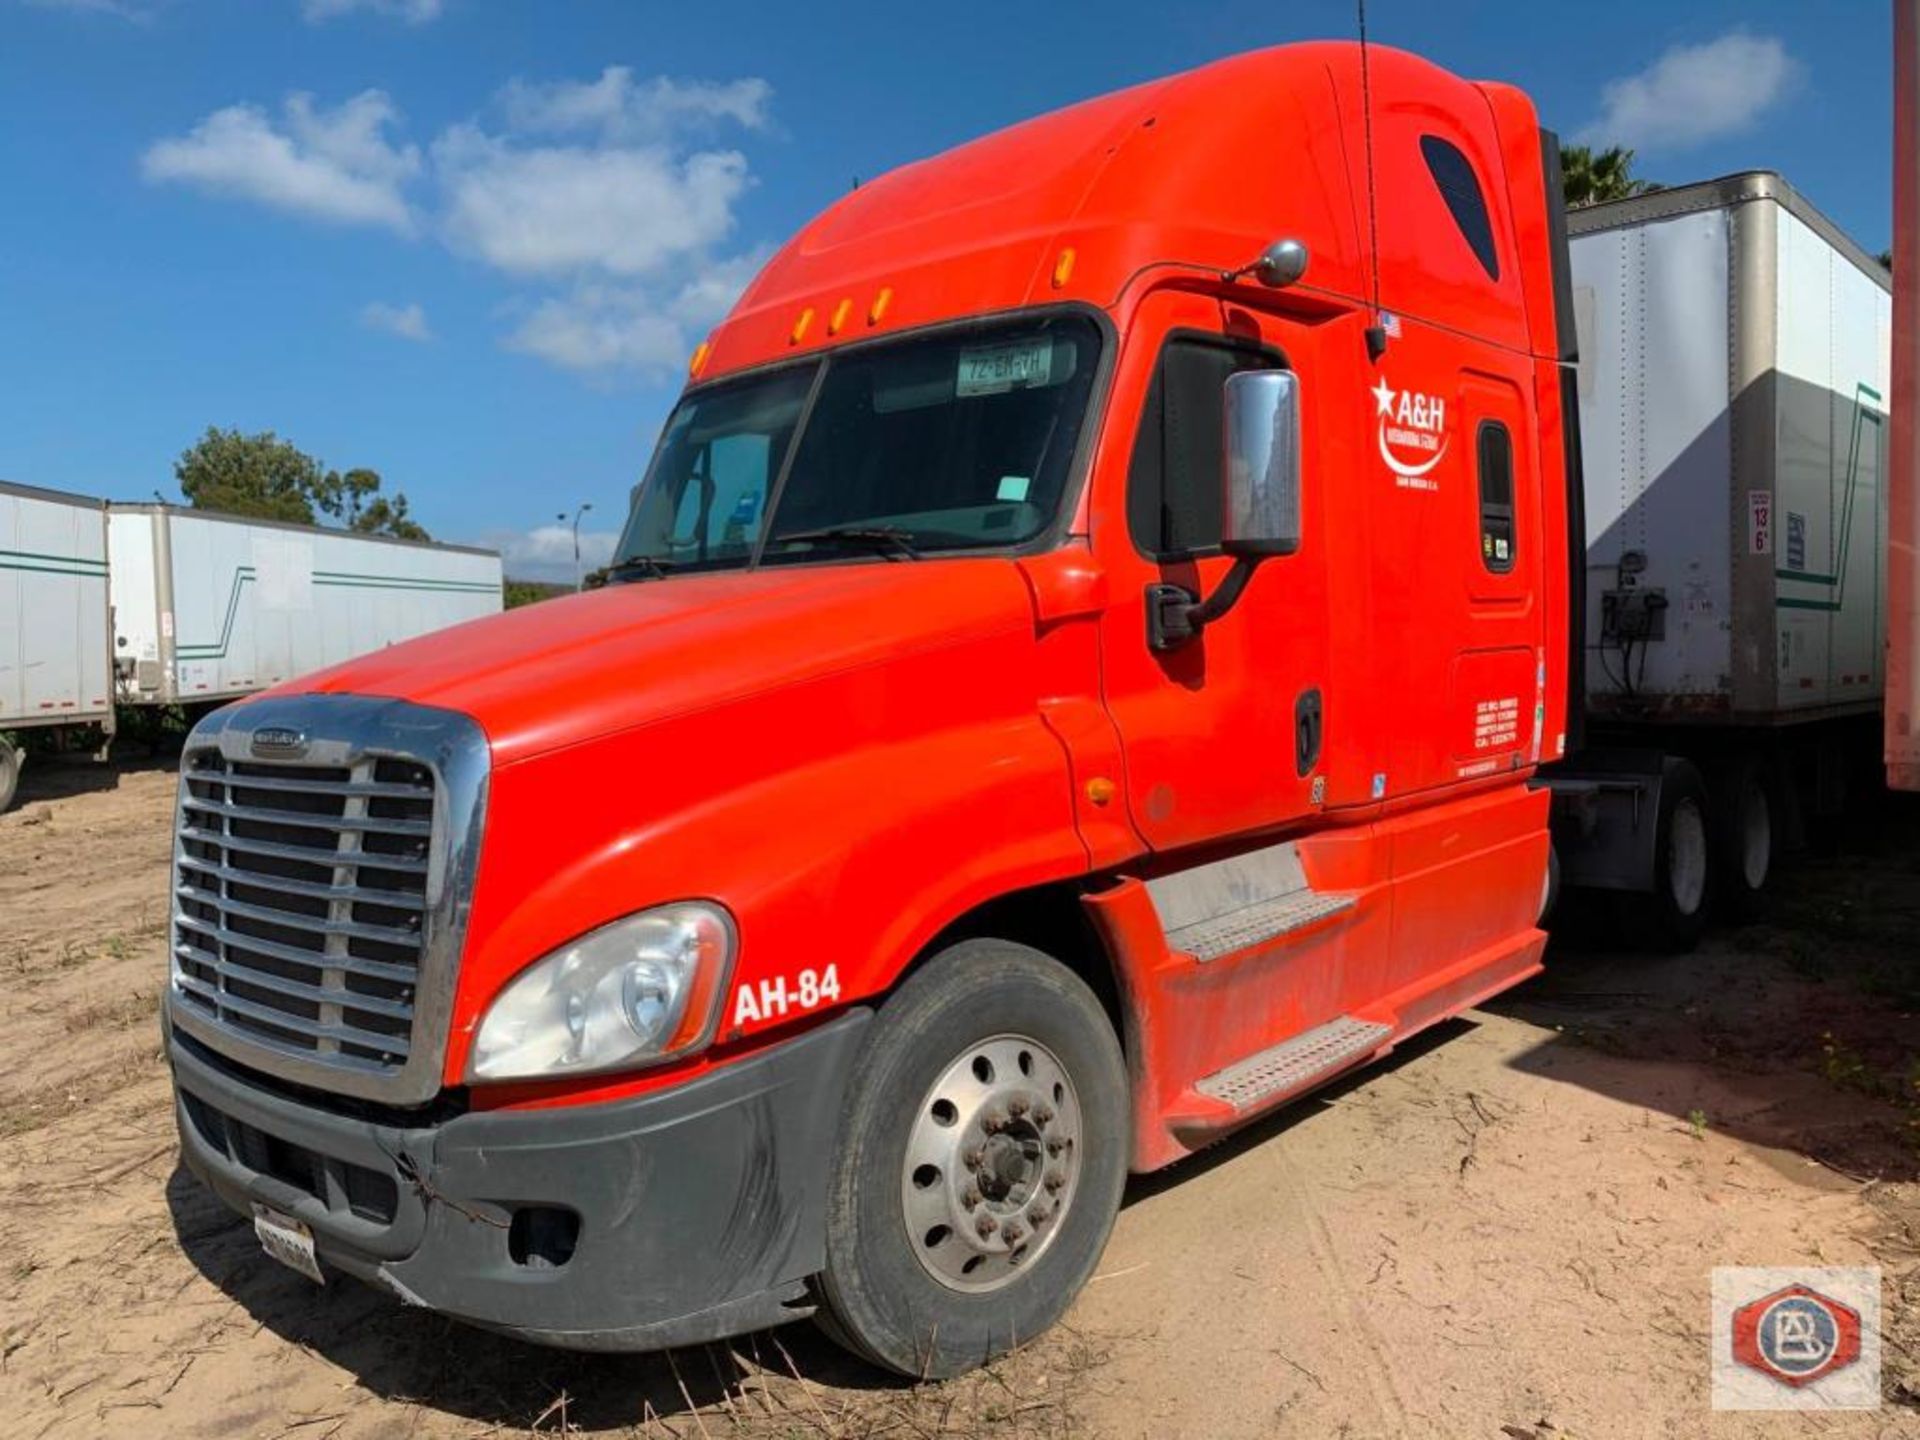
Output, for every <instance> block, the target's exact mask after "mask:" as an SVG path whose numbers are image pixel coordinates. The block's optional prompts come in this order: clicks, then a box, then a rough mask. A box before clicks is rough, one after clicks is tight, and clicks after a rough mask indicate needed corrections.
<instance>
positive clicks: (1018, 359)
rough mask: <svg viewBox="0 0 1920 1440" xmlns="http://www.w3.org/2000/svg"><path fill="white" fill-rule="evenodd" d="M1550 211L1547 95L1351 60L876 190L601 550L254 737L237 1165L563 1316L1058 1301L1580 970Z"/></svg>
mask: <svg viewBox="0 0 1920 1440" xmlns="http://www.w3.org/2000/svg"><path fill="white" fill-rule="evenodd" d="M1558 205H1559V201H1558V164H1557V158H1556V154H1555V150H1554V146H1553V142H1552V137H1551V136H1550V135H1546V134H1544V132H1542V131H1541V129H1540V128H1539V125H1538V122H1537V119H1536V117H1535V115H1534V112H1533V109H1532V107H1531V105H1530V104H1529V102H1528V101H1527V100H1526V99H1525V97H1524V96H1522V95H1521V94H1520V93H1519V92H1517V91H1515V90H1513V89H1510V88H1508V87H1505V86H1501V85H1493V84H1475V83H1470V82H1467V81H1464V80H1461V79H1458V78H1456V77H1454V76H1452V75H1449V74H1447V73H1445V72H1443V71H1441V70H1439V69H1437V68H1436V67H1434V66H1432V65H1430V64H1427V63H1426V62H1424V61H1421V60H1419V59H1417V58H1415V57H1413V56H1410V55H1406V54H1402V53H1399V52H1395V51H1390V50H1383V49H1380V48H1378V47H1374V48H1373V49H1372V50H1371V52H1370V53H1369V54H1363V53H1362V51H1361V50H1360V49H1358V48H1357V47H1355V46H1352V45H1346V44H1312V45H1297V46H1287V47H1282V48H1279V49H1274V50H1268V51H1262V52H1257V53H1254V54H1249V55H1244V56H1239V57H1235V58H1232V59H1229V60H1225V61H1221V62H1219V63H1217V64H1214V65H1210V66H1207V67H1205V68H1202V69H1200V70H1196V71H1193V72H1190V73H1188V74H1184V75H1178V76H1174V77H1172V78H1170V79H1167V80H1163V81H1157V82H1153V83H1150V84H1147V85H1142V86H1139V87H1136V88H1134V89H1130V90H1126V91H1123V92H1120V93H1118V94H1115V95H1110V96H1106V97H1103V98H1100V99H1096V100H1092V101H1088V102H1086V103H1083V104H1080V105H1076V106H1073V107H1071V108H1069V109H1066V110H1063V111H1060V112H1057V113H1055V114H1052V115H1047V116H1044V117H1041V118H1039V119H1036V120H1032V121H1029V122H1027V123H1025V124H1021V125H1017V126H1015V127H1013V128H1011V129H1009V130H1005V131H1002V132H999V133H997V134H994V135H991V136H988V137H986V138H984V139H982V140H978V141H975V142H973V143H971V144H968V145H964V146H962V147H960V148H959V149H957V150H954V151H951V152H949V153H947V154H944V155H941V156H938V157H935V158H933V159H930V160H926V161H922V162H920V163H918V164H914V165H910V166H907V167H905V168H903V169H901V170H898V171H896V172H893V173H892V174H889V175H886V176H883V177H881V178H879V179H877V180H874V181H871V182H869V183H866V184H863V185H861V186H860V187H859V188H857V189H856V190H854V191H853V192H852V193H851V194H849V195H847V196H846V197H844V198H842V199H841V200H840V201H838V202H837V203H835V204H834V205H833V206H831V207H830V208H828V209H827V210H826V211H825V212H824V213H823V214H822V215H820V216H819V217H818V218H817V219H815V220H814V221H813V222H812V223H811V224H809V225H808V226H807V227H805V228H804V229H803V230H802V231H800V233H799V234H798V235H796V236H795V237H794V238H793V239H792V240H791V241H789V242H788V243H787V245H786V246H785V247H784V248H783V249H781V250H780V251H779V252H778V253H777V254H776V255H775V256H774V257H773V258H772V259H771V260H770V261H769V262H768V263H767V265H766V267H765V268H764V269H763V270H762V272H761V273H760V274H759V276H758V277H757V278H756V279H755V280H754V281H753V282H752V283H751V285H750V286H749V287H748V289H747V290H746V292H745V294H743V295H742V297H741V298H740V300H739V302H738V304H737V305H736V306H735V308H734V310H733V312H732V313H731V314H730V315H729V316H728V318H727V319H726V321H725V322H724V323H723V324H721V325H720V326H719V327H718V328H717V329H716V330H715V331H714V333H713V334H712V335H711V336H710V337H709V338H708V340H707V341H705V342H704V343H702V344H701V345H700V347H699V349H698V350H697V351H696V353H695V354H694V356H693V358H692V361H691V364H690V373H689V379H688V385H687V389H686V392H685V394H684V395H683V396H682V398H681V400H680V402H679V404H678V405H677V406H676V408H675V409H674V411H673V413H672V415H671V416H670V418H669V419H668V421H667V423H666V426H665V429H664V432H663V434H662V436H661V439H660V441H659V444H658V447H657V449H656V451H655V453H654V456H653V459H652V461H651V464H650V465H649V467H648V469H647V472H646V475H645V478H644V479H643V480H642V482H641V483H640V485H639V486H638V488H637V490H636V492H635V499H634V504H633V508H632V512H631V515H630V518H629V520H628V522H627V525H626V528H625V531H624V533H623V535H622V537H621V540H620V543H619V547H618V550H617V553H616V555H615V557H614V561H613V564H612V566H611V569H610V572H609V583H608V584H607V585H606V586H605V587H603V588H601V589H598V590H596V591H591V592H589V593H587V594H584V595H581V596H578V597H574V598H569V599H565V600H561V601H555V602H549V603H546V604H542V605H538V606H533V607H529V608H526V609H522V610H519V611H515V612H512V613H509V614H507V615H503V616H499V617H496V618H493V619H489V620H485V621H480V622H477V623H473V624H469V625H464V626H460V627H457V628H454V629H451V630H447V631H443V632H441V633H439V634H436V635H434V636H432V637H429V638H426V639H423V640H420V641H415V642H412V643H409V644H405V645H399V646H395V647H392V648H390V649H387V650H384V651H381V652H379V653H378V654H375V655H370V656H367V657H364V658H362V659H360V660H357V661H354V662H351V663H349V664H346V665H342V666H339V667H336V668H334V669H331V670H326V671H322V672H320V673H318V674H316V675H312V676H308V677H306V678H304V679H302V680H299V681H295V682H291V683H289V684H285V685H282V686H279V687H277V688H276V689H275V690H273V691H272V692H270V693H269V694H267V695H265V696H262V697H259V698H255V699H252V700H249V701H247V702H245V703H243V704H240V705H236V706H233V707H230V708H228V709H226V710H223V711H221V712H219V713H218V714H216V715H215V716H213V717H211V718H210V719H209V720H208V721H206V722H204V723H203V724H202V725H201V726H200V727H199V728H198V729H197V730H196V731H195V733H194V735H193V736H192V738H191V740H190V741H189V743H188V746H187V748H186V751H185V755H184V758H183V765H182V775H181V790H180V828H179V839H178V847H177V852H176V862H175V880H176V892H175V907H174V916H173V956H174V958H173V962H172V974H171V983H170V985H169V987H168V993H167V1002H166V1005H165V1019H166V1024H167V1029H168V1040H167V1045H168V1054H169V1057H170V1060H171V1063H172V1066H173V1072H174V1077H175V1082H176V1087H177V1091H178V1096H179V1102H180V1103H179V1120H180V1129H181V1135H182V1143H183V1150H184V1154H185V1157H186V1160H187V1163H188V1164H189V1165H190V1166H191V1167H192V1168H193V1169H194V1170H195V1171H196V1172H197V1173H198V1174H200V1175H201V1176H202V1178H203V1179H205V1180H206V1181H207V1182H208V1183H209V1184H210V1185H211V1186H212V1187H213V1188H214V1189H215V1190H216V1191H217V1192H218V1193H219V1194H220V1195H221V1196H222V1197H223V1198H224V1199H225V1200H226V1201H227V1202H228V1203H229V1204H231V1205H233V1206H235V1207H236V1208H238V1209H240V1210H242V1211H243V1212H248V1213H252V1214H254V1215H255V1217H256V1225H257V1228H259V1230H260V1232H261V1237H262V1240H263V1242H264V1243H265V1244H266V1245H267V1246H268V1247H269V1249H270V1250H271V1251H272V1252H273V1253H275V1254H276V1255H278V1256H280V1257H281V1258H283V1259H287V1260H288V1261H289V1263H291V1264H294V1265H295V1266H296V1267H297V1268H301V1269H303V1270H306V1271H307V1272H308V1273H310V1274H313V1275H322V1274H326V1273H329V1272H336V1271H338V1272H345V1273H349V1274H353V1275H357V1276H359V1277H360V1278H362V1279H364V1280H367V1281H369V1282H370V1283H373V1284H375V1285H377V1286H380V1287H382V1288H384V1289H386V1290H387V1291H389V1292H390V1293H392V1294H394V1295H396V1296H398V1297H399V1298H401V1299H402V1300H404V1301H406V1302H407V1303H412V1304H420V1305H425V1306H428V1307H430V1308H433V1309H436V1310H440V1311H442V1312H444V1313H447V1314H450V1315H453V1316H456V1317H459V1318H462V1319H465V1320H468V1321H471V1322H474V1323H476V1324H480V1325H484V1326H488V1327H490V1328H494V1329H500V1330H506V1331H509V1332H511V1333H515V1334H518V1335H521V1336H524V1337H526V1338H529V1339H532V1340H535V1341H539V1342H543V1343H549V1344H556V1345H565V1346H572V1347H579V1348H622V1349H648V1348H658V1347H662V1346H666V1345H671V1344H679V1343H688V1342H694V1341H701V1340H707V1339H712V1338H716V1337H719V1336H724V1335H729V1334H734V1333H738V1332H740V1331H743V1330H748V1329H753V1328H758V1327H761V1326H765V1325H770V1324H775V1323H779V1322H781V1321H784V1320H788V1319H794V1318H799V1317H801V1316H805V1315H808V1314H816V1313H817V1314H818V1316H819V1318H820V1319H821V1321H822V1323H823V1325H825V1326H826V1328H827V1329H828V1330H829V1332H830V1333H832V1334H834V1335H835V1336H836V1338H839V1339H841V1340H842V1341H844V1342H845V1343H846V1344H848V1345H849V1346H850V1347H851V1348H853V1349H854V1350H855V1351H857V1352H858V1353H860V1354H862V1355H864V1356H866V1357H868V1358H869V1359H871V1360H874V1361H875V1362H877V1363H879V1364H881V1365H884V1366H887V1367H890V1368H892V1369H894V1370H897V1371H900V1372H902V1373H905V1374H910V1375H919V1376H926V1375H942V1374H950V1373H953V1372H954V1371H957V1370H959V1369H963V1368H965V1367H967V1366H970V1365H973V1364H978V1363H980V1362H981V1361H982V1360H984V1359H986V1358H988V1357H990V1356H992V1355H993V1354H995V1353H998V1352H999V1351H1001V1350H1004V1349H1006V1348H1008V1347H1010V1346H1012V1345H1014V1344H1016V1343H1019V1342H1022V1341H1024V1340H1026V1339H1029V1338H1031V1337H1032V1336H1034V1335H1036V1334H1038V1333H1040V1332H1041V1331H1042V1330H1044V1329H1045V1328H1046V1327H1047V1326H1048V1325H1049V1324H1051V1323H1052V1322H1053V1321H1054V1320H1055V1319H1057V1318H1058V1317H1059V1316H1060V1315H1061V1314H1062V1313H1063V1312H1064V1310H1065V1308H1066V1306H1067V1305H1068V1303H1070V1301H1071V1300H1072V1298H1073V1296H1074V1295H1075V1294H1076V1293H1077V1291H1078V1290H1079V1288H1080V1287H1081V1285H1082V1284H1084V1282H1085V1281H1086V1279H1087V1278H1088V1277H1089V1275H1091V1273H1092V1271H1093V1267H1094V1265H1095V1263H1096V1262H1097V1260H1098V1258H1099V1254H1100V1251H1101V1248H1102V1246H1103V1245H1104V1243H1105V1239H1106V1236H1107V1233H1108V1230H1109V1228H1110V1226H1111V1224H1112V1220H1113V1216H1114V1214H1115V1212H1116V1210H1117V1208H1118V1204H1119V1199H1120V1193H1121V1186H1122V1184H1123V1182H1124V1180H1125V1177H1126V1175H1127V1174H1128V1173H1129V1172H1140V1171H1149V1170H1153V1169H1157V1168H1159V1167H1162V1166H1164V1165H1167V1164H1169V1163H1171V1162H1172V1161H1174V1160H1176V1159H1178V1158H1180V1157H1182V1156H1184V1155H1187V1154H1190V1153H1192V1152H1193V1151H1195V1150H1197V1149H1199V1148H1202V1147H1204V1146H1205V1145H1207V1144H1209V1143H1210V1142H1212V1141H1213V1140H1215V1139H1218V1138H1219V1137H1221V1136H1222V1135H1225V1134H1227V1133H1230V1132H1231V1131H1233V1130H1234V1129H1236V1128H1238V1127H1239V1126H1242V1125H1244V1124H1246V1123H1247V1122H1248V1121H1250V1120H1251V1119H1254V1118H1256V1117H1258V1116H1260V1115H1263V1114H1265V1113H1267V1112H1269V1111H1270V1110H1272V1109H1273V1108H1274V1107H1276V1106H1278V1105H1280V1104H1282V1103H1284V1102H1285V1101H1286V1100H1288V1099H1290V1098H1292V1097H1294V1096H1296V1095H1298V1094H1300V1093H1301V1092H1303V1091H1305V1090H1306V1089H1309V1088H1311V1087H1312V1086H1314V1085H1316V1084H1319V1083H1321V1082H1323V1081H1325V1080H1327V1079H1329V1078H1331V1077H1332V1076H1334V1075H1337V1074H1340V1073H1342V1072H1344V1071H1345V1070H1347V1069H1350V1068H1351V1067H1353V1066H1355V1065H1358V1064H1361V1063H1364V1062H1365V1061H1367V1060H1369V1059H1372V1058H1376V1057H1378V1056H1380V1055H1383V1054H1385V1053H1386V1052H1387V1051H1389V1050H1390V1049H1391V1048H1392V1047H1393V1046H1394V1045H1396V1044H1397V1043H1399V1042H1400V1041H1401V1040H1403V1039H1405V1038H1406V1037H1407V1036H1409V1035H1410V1034H1412V1033H1414V1032H1416V1031H1418V1030H1420V1029H1422V1028H1424V1027H1426V1026H1428V1025H1431V1024H1433V1023H1435V1022H1437V1021H1439V1020H1441V1019H1444V1018H1446V1017H1447V1016H1450V1015H1452V1014H1455V1013H1457V1012H1458V1011H1459V1010H1461V1009H1462V1008H1464V1007H1466V1006H1469V1005H1472V1004H1474V1003H1476V1002H1477V1001H1479V1000H1481V999H1483V998H1485V997H1486V996H1488V995H1490V994H1492V993H1494V992H1497V991H1499V990H1501V989H1503V988H1505V987H1507V986H1509V985H1512V984H1514V983H1516V982H1518V981H1520V980H1522V979H1524V978H1526V977H1527V976H1529V975H1531V974H1533V973H1535V972H1536V971H1537V970H1538V968H1539V965H1540V956H1541V952H1542V948H1543V945H1544V938H1545V937H1544V935H1543V934H1542V932H1541V931H1540V929H1539V928H1538V924H1537V922H1538V919H1539V915H1540V911H1541V906H1542V903H1543V892H1544V889H1545V883H1546V876H1547V872H1548V837H1547V805H1548V799H1547V795H1546V793H1545V791H1544V790H1542V789H1540V788H1538V787H1537V786H1536V784H1535V778H1534V777H1535V770H1536V767H1538V766H1539V765H1540V764H1541V763H1542V762H1543V761H1546V760H1551V759H1552V758H1553V757H1555V756H1556V755H1558V754H1559V753H1561V751H1562V750H1563V749H1564V748H1565V746H1566V744H1567V732H1568V727H1569V723H1570V719H1569V715H1570V711H1569V696H1570V694H1573V693H1575V689H1574V687H1575V686H1577V683H1578V682H1577V655H1578V650H1577V646H1576V645H1573V644H1572V643H1571V642H1570V629H1571V627H1570V621H1569V616H1570V614H1571V613H1573V611H1574V609H1575V608H1576V607H1577V603H1578V602H1577V596H1576V595H1575V594H1574V592H1573V591H1572V590H1571V588H1570V587H1571V586H1572V585H1573V584H1574V583H1575V582H1574V581H1573V579H1572V578H1570V567H1569V564H1568V557H1569V554H1570V553H1571V554H1574V555H1578V554H1579V553H1580V550H1579V547H1578V544H1577V541H1578V518H1577V511H1576V507H1573V506H1570V504H1569V500H1568V496H1569V489H1570V485H1569V463H1568V453H1567V449H1566V445H1565V429H1564V425H1565V423H1566V415H1565V407H1566V396H1568V395H1569V394H1570V393H1571V391H1570V389H1569V388H1568V387H1569V384H1570V379H1569V374H1568V369H1567V365H1566V363H1565V362H1566V361H1567V360H1568V359H1570V358H1571V350H1570V340H1569V339H1568V338H1567V337H1570V335H1571V321H1570V317H1569V316H1568V313H1567V303H1566V300H1565V294H1566V275H1565V246H1564V242H1563V240H1562V239H1561V237H1560V234H1559V231H1558V225H1559V210H1558Z"/></svg>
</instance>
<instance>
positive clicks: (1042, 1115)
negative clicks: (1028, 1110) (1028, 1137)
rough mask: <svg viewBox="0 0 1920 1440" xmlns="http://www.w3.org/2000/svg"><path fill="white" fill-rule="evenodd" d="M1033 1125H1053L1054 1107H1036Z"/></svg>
mask: <svg viewBox="0 0 1920 1440" xmlns="http://www.w3.org/2000/svg"><path fill="white" fill-rule="evenodd" d="M1033 1123H1034V1124H1036V1125H1051V1124H1052V1123H1053V1107H1052V1106H1051V1105H1036V1106H1034V1109H1033Z"/></svg>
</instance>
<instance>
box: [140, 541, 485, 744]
mask: <svg viewBox="0 0 1920 1440" xmlns="http://www.w3.org/2000/svg"><path fill="white" fill-rule="evenodd" d="M107 530H108V553H109V557H110V560H111V570H112V575H113V617H114V623H113V655H114V670H115V675H116V677H117V688H118V697H119V700H120V703H122V704H125V705H187V706H197V705H202V704H207V703H211V702H218V701H223V700H230V699H232V698H234V697H235V696H239V695H245V694H249V693H251V692H252V691H255V690H261V689H265V688H266V687H267V686H269V685H275V684H278V683H279V682H280V681H282V680H288V679H291V678H293V677H294V676H296V675H302V674H305V673H307V672H308V671H310V670H318V669H321V668H322V667H324V666H327V665H333V664H337V663H338V662H340V661H343V660H350V659H352V658H353V657H354V656H356V655H364V654H366V653H367V652H368V651H371V650H378V649H381V648H382V647H384V646H387V645H392V644H395V643H396V642H398V641H401V640H409V639H412V638H413V637H414V636H417V635H424V634H426V633H428V632H429V631H432V630H439V629H443V628H444V627H446V626H448V625H456V624H458V623H460V622H461V621H463V620H473V619H477V618H479V617H480V616H482V615H491V614H494V613H496V612H497V611H498V610H499V609H500V608H501V575H500V557H499V555H498V554H496V553H495V552H493V551H491V550H479V549H471V548H468V547H465V546H459V545H440V544H431V543H421V542H414V541H406V540H393V539H389V538H386V537H384V536H374V535H360V534H356V533H354V532H351V531H343V530H323V529H317V528H315V527H313V526H308V525H286V524H280V523H278V522H275V521H269V520H254V519H245V518H241V517H237V516H231V515H220V514H215V513H213V512H211V511H205V510H183V509H180V508H177V507H175V506H170V505H156V504H118V503H116V504H112V505H109V506H108V507H107Z"/></svg>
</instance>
